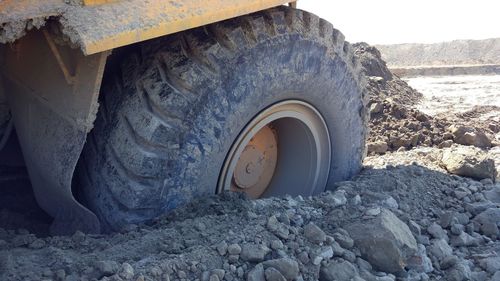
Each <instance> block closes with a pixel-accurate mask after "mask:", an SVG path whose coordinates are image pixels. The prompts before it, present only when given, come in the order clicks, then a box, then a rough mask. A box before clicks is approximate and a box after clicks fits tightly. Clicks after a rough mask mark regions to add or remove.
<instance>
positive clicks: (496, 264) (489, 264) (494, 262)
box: [479, 257, 500, 274]
mask: <svg viewBox="0 0 500 281" xmlns="http://www.w3.org/2000/svg"><path fill="white" fill-rule="evenodd" d="M479 266H481V268H482V269H484V270H486V271H487V272H488V273H490V274H493V273H495V272H497V271H500V257H489V258H485V259H482V260H480V261H479Z"/></svg>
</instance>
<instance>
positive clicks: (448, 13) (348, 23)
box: [298, 0, 500, 44]
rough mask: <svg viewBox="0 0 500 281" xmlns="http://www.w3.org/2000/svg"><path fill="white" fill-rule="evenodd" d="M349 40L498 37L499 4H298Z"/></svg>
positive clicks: (391, 0) (486, 0)
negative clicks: (329, 23)
mask: <svg viewBox="0 0 500 281" xmlns="http://www.w3.org/2000/svg"><path fill="white" fill-rule="evenodd" d="M298 6H299V8H300V9H303V10H307V11H310V12H313V13H315V14H317V15H319V16H321V17H322V18H325V19H327V20H328V21H330V22H331V23H333V25H334V26H335V27H336V28H337V29H339V30H340V31H342V33H344V35H345V36H346V38H347V40H348V41H350V42H359V41H365V42H368V43H370V44H396V43H433V42H442V41H449V40H454V39H486V38H496V37H500V0H378V1H377V0H299V1H298Z"/></svg>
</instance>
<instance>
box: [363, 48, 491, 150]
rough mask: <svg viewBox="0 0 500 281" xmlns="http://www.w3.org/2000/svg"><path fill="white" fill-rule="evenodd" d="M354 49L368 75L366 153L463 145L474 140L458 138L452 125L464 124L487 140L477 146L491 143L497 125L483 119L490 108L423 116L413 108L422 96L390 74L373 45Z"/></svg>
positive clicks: (467, 128) (473, 142) (489, 111)
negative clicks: (368, 117)
mask: <svg viewBox="0 0 500 281" xmlns="http://www.w3.org/2000/svg"><path fill="white" fill-rule="evenodd" d="M354 49H355V54H356V55H357V56H358V58H359V59H360V61H361V64H362V66H363V68H364V70H365V74H366V75H367V76H368V78H369V81H368V85H367V89H368V93H369V99H370V100H369V103H368V106H369V110H370V123H369V126H370V135H369V138H368V152H369V153H379V154H381V153H385V152H386V151H396V150H398V149H411V148H413V147H417V146H440V147H448V146H450V145H451V144H452V143H454V142H455V143H459V144H465V145H475V144H476V143H478V142H477V141H476V140H475V139H474V140H470V142H464V141H461V140H462V139H463V136H462V135H457V134H454V133H453V128H451V125H452V124H455V125H458V126H462V127H465V128H466V130H464V131H463V133H465V132H466V131H467V132H471V133H473V134H475V135H476V136H479V137H481V138H483V137H484V138H487V139H489V140H490V142H489V145H487V146H484V145H481V146H480V147H483V148H488V147H490V146H491V145H492V140H493V139H494V137H493V135H494V134H495V133H497V130H498V128H497V127H498V126H495V123H496V122H494V120H493V121H492V119H491V118H489V119H488V118H483V117H484V116H485V115H486V114H487V113H491V112H492V109H491V108H476V109H473V110H471V111H470V112H467V113H463V114H461V115H451V114H447V115H444V116H443V115H438V116H434V117H433V116H430V115H427V114H425V113H423V112H421V111H419V110H418V109H416V105H417V104H418V103H419V101H420V100H421V99H422V97H423V95H422V94H421V93H420V92H418V91H416V90H415V89H413V88H412V87H410V86H409V85H408V84H407V83H406V82H405V81H403V80H401V79H400V78H399V77H397V76H396V75H394V74H391V72H390V70H389V69H388V68H387V65H386V63H385V62H384V61H383V60H382V57H381V55H380V52H379V51H378V50H377V49H376V48H375V47H373V46H370V45H368V44H366V43H357V44H354ZM479 120H481V121H479ZM478 121H479V122H478ZM493 144H494V142H493Z"/></svg>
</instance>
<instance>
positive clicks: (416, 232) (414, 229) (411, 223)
mask: <svg viewBox="0 0 500 281" xmlns="http://www.w3.org/2000/svg"><path fill="white" fill-rule="evenodd" d="M408 227H409V228H410V231H411V232H412V233H413V235H415V236H418V235H420V234H422V230H421V228H420V225H418V223H416V222H414V221H412V220H410V221H409V222H408Z"/></svg>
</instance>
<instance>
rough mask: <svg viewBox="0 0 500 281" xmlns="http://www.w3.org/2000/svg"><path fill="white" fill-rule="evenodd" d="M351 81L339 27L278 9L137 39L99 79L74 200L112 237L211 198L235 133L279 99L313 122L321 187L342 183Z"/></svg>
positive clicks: (355, 163) (353, 75) (353, 165)
mask: <svg viewBox="0 0 500 281" xmlns="http://www.w3.org/2000/svg"><path fill="white" fill-rule="evenodd" d="M113 72H114V74H115V75H113ZM363 81H364V78H363V77H362V75H361V71H360V66H359V63H358V62H357V60H356V59H355V57H354V56H353V52H352V49H351V46H350V44H349V43H347V42H344V37H343V35H342V34H341V33H340V32H339V31H337V30H335V29H334V28H333V27H332V25H331V24H330V23H328V22H327V21H325V20H323V19H320V18H318V17H317V16H315V15H312V14H309V13H307V12H304V11H300V10H296V9H292V8H288V7H284V6H283V7H279V8H274V9H270V10H267V11H264V12H259V13H255V14H252V15H248V16H243V17H240V18H237V19H232V20H228V21H224V22H221V23H217V24H212V25H210V26H206V27H202V28H197V29H193V30H189V31H186V32H182V33H179V34H175V35H171V36H167V37H164V38H160V39H155V40H152V41H148V42H144V43H141V44H140V45H139V46H138V51H137V52H133V51H130V53H128V54H127V55H126V56H125V58H124V59H123V61H122V63H121V66H120V69H119V70H114V71H108V73H107V75H106V76H105V80H104V81H103V90H102V91H101V106H100V110H99V114H98V119H97V121H96V123H95V124H96V126H95V128H94V130H93V131H92V132H91V133H90V135H89V138H88V142H87V145H86V147H85V149H84V153H83V156H82V161H81V163H80V165H79V172H80V174H81V175H82V176H81V177H80V179H81V185H82V191H83V194H84V200H85V201H86V203H87V204H88V205H89V207H90V208H91V209H92V210H93V211H94V212H95V213H96V214H97V215H98V217H99V218H100V219H101V221H102V222H103V223H104V224H105V225H104V226H105V228H106V227H107V228H112V229H119V228H120V227H122V226H124V225H126V224H130V223H138V222H144V221H147V220H149V219H152V218H154V217H155V216H158V215H159V214H161V213H163V212H165V211H168V210H171V209H173V208H175V207H176V206H178V205H181V204H184V203H186V202H189V201H190V200H192V199H193V198H195V197H201V196H205V195H209V194H214V193H215V190H216V186H217V180H218V177H219V173H220V171H221V167H222V164H223V162H224V159H225V157H226V155H227V153H228V151H229V149H230V147H231V145H232V143H233V141H234V140H235V139H236V138H237V136H238V134H239V132H240V131H241V130H242V129H243V128H244V127H245V125H246V124H247V122H249V121H250V120H251V119H252V117H253V116H255V115H256V114H258V113H259V112H260V111H261V110H263V109H264V108H266V107H268V106H270V105H272V104H274V103H276V102H279V101H283V100H287V99H297V100H303V101H305V102H307V103H309V104H311V105H313V106H314V107H315V108H316V109H317V110H318V111H319V112H320V113H321V114H322V116H323V118H324V119H325V121H326V123H327V126H328V128H329V132H330V134H331V135H330V138H331V142H332V143H331V145H332V154H333V155H332V157H333V158H332V159H333V160H332V163H331V170H330V175H329V183H330V184H331V183H333V182H337V181H342V180H346V179H348V178H349V177H351V176H353V175H355V174H356V173H357V172H359V170H360V169H361V163H362V159H363V157H364V154H365V151H364V147H365V137H366V124H365V122H366V120H367V118H366V110H365V96H364V82H363Z"/></svg>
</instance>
